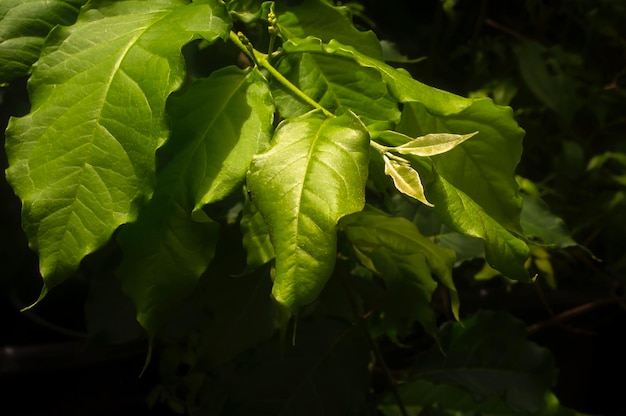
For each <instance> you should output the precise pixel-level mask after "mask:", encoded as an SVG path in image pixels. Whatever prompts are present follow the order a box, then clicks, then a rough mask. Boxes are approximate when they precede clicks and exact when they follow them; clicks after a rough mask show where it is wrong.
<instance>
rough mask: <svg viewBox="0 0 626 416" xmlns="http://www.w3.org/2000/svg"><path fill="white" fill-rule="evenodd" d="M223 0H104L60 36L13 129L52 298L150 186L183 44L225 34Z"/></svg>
mask: <svg viewBox="0 0 626 416" xmlns="http://www.w3.org/2000/svg"><path fill="white" fill-rule="evenodd" d="M227 19H228V16H227V14H226V11H225V9H224V8H223V5H221V3H219V2H218V1H208V2H207V1H205V2H195V3H192V4H187V2H182V1H175V0H155V1H96V2H92V3H90V7H86V8H83V9H82V12H81V15H80V16H79V18H78V20H77V22H76V24H75V25H73V26H71V27H67V28H66V27H60V26H58V27H57V28H56V29H55V30H53V31H52V33H51V34H50V36H49V38H48V40H47V43H46V46H45V47H44V49H43V52H42V58H41V60H40V61H38V62H37V64H36V65H35V69H34V72H33V76H32V77H31V80H30V84H29V88H30V93H31V94H30V96H31V101H32V111H31V113H30V114H28V115H26V116H25V117H22V118H18V119H12V120H11V122H10V126H9V128H8V131H7V153H8V157H9V165H10V166H9V169H8V171H7V177H8V179H9V181H10V183H11V184H12V186H13V188H14V190H15V192H16V194H17V195H18V196H19V197H20V199H21V200H22V203H23V210H22V218H23V224H24V229H25V230H26V234H27V236H28V239H29V242H30V245H31V247H32V248H33V249H35V250H36V251H37V252H38V254H39V258H40V270H41V274H42V276H43V278H44V282H45V285H44V288H43V290H42V296H43V295H45V293H46V292H47V291H48V290H49V289H50V288H51V287H53V286H55V285H57V284H58V283H60V282H62V281H63V280H64V279H66V278H67V277H68V275H69V274H70V273H72V272H73V271H74V270H75V269H76V268H77V267H78V264H79V263H80V261H81V259H82V258H83V257H84V256H85V255H87V254H89V253H91V252H93V251H95V250H97V249H98V248H99V247H101V246H102V245H103V244H105V243H106V241H107V240H108V239H109V238H110V236H111V234H112V233H113V231H114V230H115V229H116V228H117V227H118V226H119V225H120V224H123V223H126V222H129V221H132V220H134V219H135V217H136V216H137V212H138V208H139V207H140V206H141V205H142V204H143V203H144V201H145V200H146V199H148V198H149V197H150V196H151V194H152V188H153V184H154V170H155V163H154V154H155V151H156V149H157V148H158V147H159V146H160V145H161V144H162V143H163V142H164V141H165V139H166V137H167V135H168V130H167V128H166V124H165V116H164V109H165V100H166V99H167V97H168V96H169V94H170V93H171V92H172V91H174V90H175V89H177V88H178V87H179V86H180V84H181V82H182V79H183V76H184V67H183V59H182V56H181V53H180V49H181V47H182V46H183V45H185V44H186V43H188V42H189V41H190V40H192V39H194V38H196V37H198V36H202V37H204V38H206V39H207V40H209V41H213V40H215V39H217V38H219V37H225V36H227V34H228V31H229V25H228V23H227Z"/></svg>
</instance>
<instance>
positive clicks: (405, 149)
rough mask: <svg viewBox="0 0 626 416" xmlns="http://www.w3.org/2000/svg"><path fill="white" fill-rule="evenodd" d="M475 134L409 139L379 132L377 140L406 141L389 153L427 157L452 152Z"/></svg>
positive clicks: (394, 133) (444, 134) (431, 135)
mask: <svg viewBox="0 0 626 416" xmlns="http://www.w3.org/2000/svg"><path fill="white" fill-rule="evenodd" d="M477 133H478V132H474V133H470V134H452V133H432V134H427V135H425V136H420V137H417V138H415V139H411V138H410V137H409V136H407V135H405V134H402V133H398V132H396V131H384V132H381V133H380V134H379V135H378V136H377V138H381V139H383V140H384V141H385V142H387V143H389V142H391V143H397V142H399V141H401V140H402V139H408V140H407V141H406V143H404V144H401V145H400V146H396V147H392V148H390V149H389V151H392V152H396V153H400V154H402V155H414V156H422V157H427V156H434V155H439V154H441V153H445V152H447V151H449V150H452V149H454V148H455V147H456V146H458V145H459V144H461V143H463V142H464V141H465V140H467V139H469V138H471V137H473V136H475V135H476V134H477Z"/></svg>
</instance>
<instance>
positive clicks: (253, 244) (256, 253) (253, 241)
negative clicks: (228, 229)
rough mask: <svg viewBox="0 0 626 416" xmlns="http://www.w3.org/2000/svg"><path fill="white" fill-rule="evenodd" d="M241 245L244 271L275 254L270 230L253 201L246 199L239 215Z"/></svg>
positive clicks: (253, 267) (262, 262) (270, 258)
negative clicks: (244, 256) (243, 251)
mask: <svg viewBox="0 0 626 416" xmlns="http://www.w3.org/2000/svg"><path fill="white" fill-rule="evenodd" d="M241 231H242V233H243V247H244V249H245V250H246V255H247V256H246V271H250V270H254V269H256V268H258V267H260V266H262V265H264V264H266V263H269V262H270V261H271V260H273V259H274V257H275V256H276V255H275V254H274V246H273V245H272V241H271V239H270V232H269V229H268V228H267V224H266V223H265V220H264V219H263V215H261V213H260V212H259V210H258V209H257V208H256V205H254V203H252V202H250V200H246V203H245V204H244V207H243V213H242V216H241Z"/></svg>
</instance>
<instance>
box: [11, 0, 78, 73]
mask: <svg viewBox="0 0 626 416" xmlns="http://www.w3.org/2000/svg"><path fill="white" fill-rule="evenodd" d="M85 3H87V0H3V1H2V2H0V83H3V82H8V81H11V80H12V79H14V78H16V77H19V76H24V75H27V74H28V72H29V71H30V67H31V65H32V64H33V63H35V61H36V60H37V59H38V58H39V53H40V52H41V48H42V46H43V42H44V39H45V38H46V36H48V32H50V30H52V28H53V27H55V26H56V25H69V24H72V23H73V22H74V20H75V19H76V16H78V11H79V9H80V6H82V5H83V4H85Z"/></svg>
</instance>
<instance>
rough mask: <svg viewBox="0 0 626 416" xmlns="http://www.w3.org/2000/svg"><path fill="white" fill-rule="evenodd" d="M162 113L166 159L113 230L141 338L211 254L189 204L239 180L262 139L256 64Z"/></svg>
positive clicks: (262, 90)
mask: <svg viewBox="0 0 626 416" xmlns="http://www.w3.org/2000/svg"><path fill="white" fill-rule="evenodd" d="M206 97H212V98H213V99H212V100H210V101H209V100H206ZM218 102H219V103H221V104H220V105H216V103H218ZM168 112H169V114H170V115H172V120H173V121H172V137H171V139H170V142H169V143H168V146H167V148H164V149H163V150H165V151H166V153H167V155H168V157H169V158H170V159H171V160H170V162H169V163H168V164H167V165H166V166H165V168H164V169H163V170H162V171H161V172H159V174H158V177H157V187H156V190H155V194H154V197H153V198H152V200H151V201H150V203H149V204H148V206H146V207H145V209H143V210H142V211H141V214H140V216H139V220H138V221H137V222H135V223H132V224H129V225H128V226H127V227H124V228H123V229H122V230H121V232H120V235H119V242H120V245H121V247H122V250H123V251H124V260H123V261H122V264H121V266H120V269H119V272H118V275H119V278H120V279H121V281H122V287H123V290H124V291H125V292H126V293H127V294H128V295H129V296H130V297H131V298H132V299H133V301H134V303H135V307H136V309H137V320H138V321H139V322H140V323H141V324H142V325H143V326H144V328H145V329H146V331H147V333H148V335H149V336H153V335H154V334H155V333H156V331H157V329H158V328H159V327H160V326H161V325H162V323H163V322H164V321H165V320H166V319H167V318H168V317H169V315H170V314H171V312H172V311H173V310H174V309H175V308H176V307H177V306H178V304H179V303H180V301H181V300H182V299H183V298H184V297H185V296H187V295H188V294H189V293H190V292H191V290H192V289H193V288H194V286H195V284H196V281H197V279H198V278H199V276H200V275H201V274H202V273H203V272H204V271H205V270H206V268H207V266H208V264H209V262H210V261H211V259H212V257H213V253H214V251H215V244H216V240H217V224H215V223H213V222H212V221H210V220H209V219H208V218H207V217H206V215H204V216H202V214H203V213H202V211H201V210H200V211H198V212H196V215H195V216H196V219H200V221H199V222H196V221H194V220H193V219H192V216H191V213H192V210H193V209H194V208H195V207H198V204H199V201H200V202H203V201H209V202H211V201H213V200H215V199H218V198H221V197H223V196H225V195H226V194H227V193H229V192H230V191H231V190H232V189H233V187H234V186H236V185H237V183H241V182H242V181H243V179H244V177H245V173H246V171H247V170H248V167H249V164H250V161H251V159H252V156H253V155H254V153H256V152H258V151H261V150H262V149H264V148H265V147H266V146H267V145H268V144H269V139H270V137H271V131H272V114H273V112H274V108H273V106H272V105H271V104H269V88H268V86H267V84H266V82H265V80H264V78H263V77H262V76H261V74H260V73H259V72H258V70H256V69H251V70H241V69H239V68H236V67H228V68H224V69H221V70H218V71H215V72H214V73H212V74H211V76H210V77H209V78H207V79H204V80H201V81H198V82H196V83H194V84H192V85H190V87H189V89H188V90H187V91H185V93H184V94H182V95H180V96H177V97H176V98H175V99H174V98H172V99H171V100H170V102H169V103H168ZM232 126H236V128H229V127H232ZM202 218H204V219H202Z"/></svg>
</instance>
